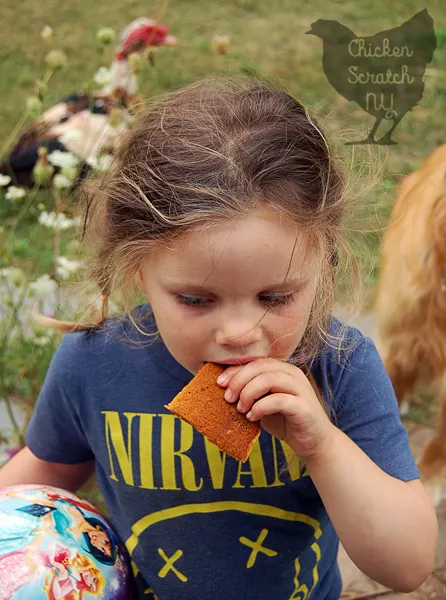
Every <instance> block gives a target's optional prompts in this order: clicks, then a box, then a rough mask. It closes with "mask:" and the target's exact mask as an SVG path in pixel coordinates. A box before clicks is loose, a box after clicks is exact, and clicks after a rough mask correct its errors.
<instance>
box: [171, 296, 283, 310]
mask: <svg viewBox="0 0 446 600" xmlns="http://www.w3.org/2000/svg"><path fill="white" fill-rule="evenodd" d="M260 297H261V298H262V297H263V298H269V299H270V301H269V302H265V304H270V305H271V306H286V305H287V304H290V303H291V302H292V301H293V294H288V295H287V296H260ZM176 298H177V301H178V302H179V303H180V304H183V305H185V306H190V307H192V308H202V307H203V306H204V305H205V302H196V301H197V300H198V301H200V300H204V298H188V297H187V296H181V294H176ZM271 299H273V300H272V301H271Z"/></svg>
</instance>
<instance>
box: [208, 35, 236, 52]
mask: <svg viewBox="0 0 446 600" xmlns="http://www.w3.org/2000/svg"><path fill="white" fill-rule="evenodd" d="M230 41H231V40H230V38H229V37H228V36H227V35H214V37H213V38H212V42H211V47H212V50H213V51H214V52H215V53H216V54H227V53H228V52H229V44H230Z"/></svg>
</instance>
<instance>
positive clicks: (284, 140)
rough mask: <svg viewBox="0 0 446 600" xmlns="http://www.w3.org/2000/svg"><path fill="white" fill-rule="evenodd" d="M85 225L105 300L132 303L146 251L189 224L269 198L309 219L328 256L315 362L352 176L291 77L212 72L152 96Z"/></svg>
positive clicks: (311, 330)
mask: <svg viewBox="0 0 446 600" xmlns="http://www.w3.org/2000/svg"><path fill="white" fill-rule="evenodd" d="M86 190H87V194H88V209H87V214H86V218H85V231H86V232H87V234H89V237H92V238H94V239H95V247H96V253H97V256H96V262H95V263H94V265H93V268H92V278H93V280H94V282H95V283H96V284H97V285H98V286H99V289H100V292H101V294H102V297H103V310H102V311H101V315H100V316H99V318H98V319H96V320H95V321H94V322H92V323H86V324H85V323H84V324H73V323H63V322H59V321H55V320H51V319H48V318H45V319H44V321H45V323H46V324H47V325H51V326H54V327H57V328H59V329H61V330H64V331H81V330H85V329H91V328H94V327H97V326H98V325H100V324H101V323H103V322H104V320H105V318H106V315H107V301H108V298H109V297H112V298H116V297H117V296H119V297H120V300H123V301H124V306H125V307H127V306H129V304H128V301H129V299H130V297H131V294H130V290H131V288H132V289H133V290H135V289H136V286H135V285H134V283H135V277H136V276H137V273H138V271H139V267H140V264H141V261H142V259H143V258H144V257H146V256H147V255H148V254H149V253H150V252H151V251H153V250H155V249H156V250H158V249H159V248H161V247H163V245H169V244H171V243H172V242H173V241H174V240H176V239H178V238H179V237H181V236H182V235H184V234H186V233H187V234H189V233H191V232H193V231H203V230H204V229H206V228H207V227H212V226H215V225H216V224H218V223H219V222H220V223H221V222H227V221H228V220H229V219H234V218H242V217H243V216H245V215H247V214H249V213H250V212H252V211H253V210H255V209H256V208H258V207H260V206H261V205H264V204H267V205H269V206H270V207H272V208H273V209H275V210H276V211H278V212H279V213H281V214H282V215H284V216H285V217H286V218H288V219H290V220H291V221H292V222H295V223H296V224H298V225H302V226H304V227H305V228H307V230H308V232H309V234H310V239H311V240H312V241H313V243H314V244H315V245H316V247H317V248H318V250H319V251H321V252H322V253H323V255H324V257H325V260H324V261H323V262H322V265H323V266H322V272H321V274H320V282H319V287H318V289H317V292H316V298H315V302H314V305H313V308H312V311H311V315H310V320H309V323H308V327H307V331H306V333H305V335H304V338H303V340H302V342H301V344H300V346H299V348H298V349H297V351H296V353H295V354H294V355H293V358H295V360H296V362H297V363H300V364H302V363H304V362H307V361H308V359H309V358H311V357H313V356H315V355H316V354H317V353H318V350H319V349H320V347H321V345H320V344H321V341H322V339H323V337H324V335H323V334H325V337H327V336H328V332H327V327H328V322H329V316H330V311H331V309H332V304H333V299H334V282H335V268H336V264H337V252H338V248H339V246H340V245H343V233H342V228H341V221H342V218H343V216H344V212H345V208H346V201H345V193H344V192H345V179H344V175H343V172H342V168H341V163H340V161H338V160H337V159H336V158H335V157H334V155H333V153H332V151H331V150H330V149H329V147H328V144H327V141H326V139H325V137H324V135H323V134H322V133H321V131H320V129H319V127H318V125H317V123H316V122H315V120H314V119H312V118H311V117H310V116H309V114H308V111H307V110H306V109H305V107H304V106H302V104H300V103H299V102H298V101H297V100H296V99H295V98H293V97H292V96H291V95H289V94H288V93H287V92H285V91H284V90H283V89H280V88H279V87H277V86H275V85H272V84H270V83H265V82H263V81H260V80H258V79H257V78H253V77H210V78H207V79H204V80H202V81H198V82H196V83H194V84H192V85H189V86H187V87H185V88H183V89H180V90H178V91H174V92H170V93H167V94H165V95H163V96H161V97H158V98H156V99H154V100H152V101H150V102H149V104H148V106H147V109H146V110H144V112H143V113H142V114H141V115H140V116H139V118H138V119H137V122H136V123H135V125H134V127H132V130H131V131H130V132H129V134H128V135H127V136H126V137H125V138H124V140H123V142H122V144H121V146H120V148H119V150H118V151H117V155H116V160H115V164H114V166H113V167H112V168H111V170H110V172H109V173H108V174H106V176H105V177H104V178H103V179H102V180H100V181H96V182H90V183H89V184H88V186H87V187H86Z"/></svg>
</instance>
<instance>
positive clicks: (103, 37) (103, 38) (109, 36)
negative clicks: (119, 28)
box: [96, 27, 116, 46]
mask: <svg viewBox="0 0 446 600" xmlns="http://www.w3.org/2000/svg"><path fill="white" fill-rule="evenodd" d="M96 39H97V41H98V42H99V43H100V44H103V45H104V46H109V45H110V44H113V43H114V41H115V40H116V33H115V30H114V29H112V28H111V27H101V28H100V29H98V31H97V33H96Z"/></svg>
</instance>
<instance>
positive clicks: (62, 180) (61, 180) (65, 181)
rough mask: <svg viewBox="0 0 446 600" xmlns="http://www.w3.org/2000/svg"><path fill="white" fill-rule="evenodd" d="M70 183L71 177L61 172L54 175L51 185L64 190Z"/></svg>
mask: <svg viewBox="0 0 446 600" xmlns="http://www.w3.org/2000/svg"><path fill="white" fill-rule="evenodd" d="M72 183H73V181H72V179H69V178H68V177H66V176H65V175H62V173H58V174H57V175H54V178H53V185H54V187H55V188H56V190H65V189H67V188H69V187H70V186H71V184H72Z"/></svg>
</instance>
